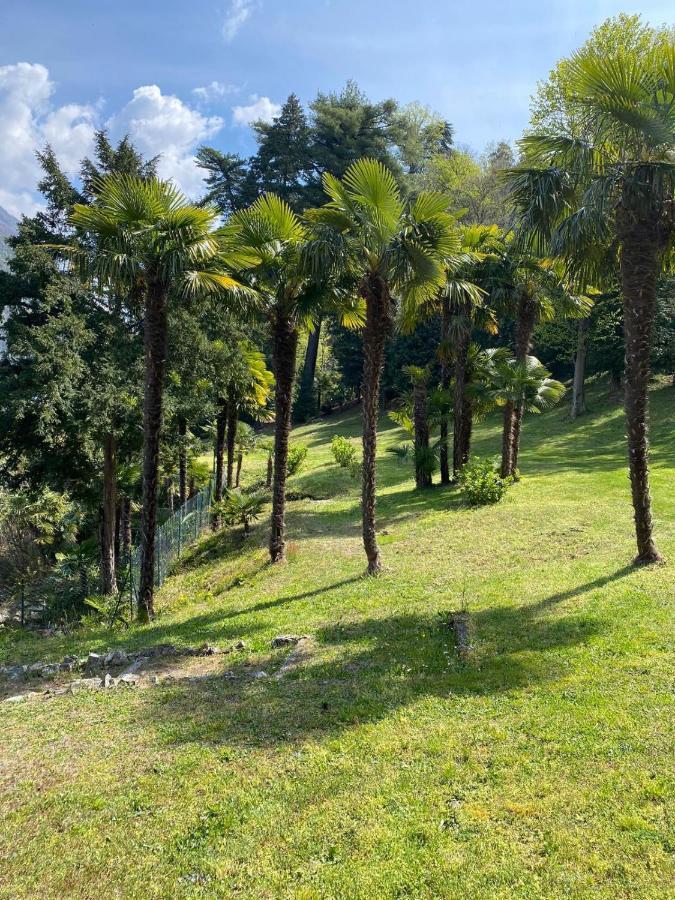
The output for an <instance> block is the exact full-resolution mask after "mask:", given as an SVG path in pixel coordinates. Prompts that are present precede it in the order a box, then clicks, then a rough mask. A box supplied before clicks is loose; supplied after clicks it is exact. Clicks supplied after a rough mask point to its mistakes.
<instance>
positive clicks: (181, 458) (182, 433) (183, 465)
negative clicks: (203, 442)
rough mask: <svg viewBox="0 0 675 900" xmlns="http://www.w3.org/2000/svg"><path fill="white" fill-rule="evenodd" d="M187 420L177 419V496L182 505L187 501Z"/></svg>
mask: <svg viewBox="0 0 675 900" xmlns="http://www.w3.org/2000/svg"><path fill="white" fill-rule="evenodd" d="M186 436H187V422H186V421H185V417H184V416H181V417H180V418H179V420H178V498H179V503H180V505H181V506H182V505H183V504H184V503H185V502H186V501H187V447H186V443H185V442H186Z"/></svg>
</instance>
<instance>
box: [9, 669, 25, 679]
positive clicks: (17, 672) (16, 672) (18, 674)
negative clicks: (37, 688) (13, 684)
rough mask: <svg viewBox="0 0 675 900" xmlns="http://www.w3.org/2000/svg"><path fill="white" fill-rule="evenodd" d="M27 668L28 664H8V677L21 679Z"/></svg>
mask: <svg viewBox="0 0 675 900" xmlns="http://www.w3.org/2000/svg"><path fill="white" fill-rule="evenodd" d="M27 670H28V666H8V668H7V678H8V679H9V680H10V681H21V679H22V678H23V677H24V676H25V674H26V671H27Z"/></svg>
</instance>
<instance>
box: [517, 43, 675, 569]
mask: <svg viewBox="0 0 675 900" xmlns="http://www.w3.org/2000/svg"><path fill="white" fill-rule="evenodd" d="M569 64H570V94H571V97H570V103H571V104H573V105H574V108H575V109H576V110H577V111H578V113H579V116H580V118H581V121H582V123H583V129H582V135H583V136H582V137H578V136H572V135H568V134H565V133H563V132H560V133H557V134H532V135H528V136H526V137H525V138H524V139H523V141H522V149H523V153H524V155H525V159H526V164H525V165H524V166H523V167H522V168H520V169H518V170H515V171H514V173H512V176H511V178H512V195H513V198H514V200H515V202H516V204H517V205H518V207H519V208H520V211H521V213H522V215H523V217H524V218H525V220H526V221H527V223H528V227H529V228H530V229H531V230H532V231H533V232H534V233H535V234H537V235H538V237H539V238H540V239H541V240H543V241H550V246H551V249H552V251H553V252H554V253H556V254H559V255H561V256H562V257H563V258H565V259H566V260H567V263H568V267H569V269H570V271H571V272H572V274H577V273H576V271H575V270H576V259H578V258H579V257H581V258H583V253H580V252H579V251H580V250H583V248H585V247H586V246H588V244H589V243H591V242H595V243H603V242H605V243H607V242H609V243H615V244H616V246H617V248H618V251H619V266H620V278H621V285H622V294H623V312H624V336H625V342H626V383H625V393H624V397H625V399H624V404H625V414H626V424H627V433H628V464H629V471H630V481H631V490H632V500H633V510H634V517H635V531H636V538H637V550H638V552H637V557H636V559H635V562H636V563H651V562H657V561H659V560H660V559H661V556H660V554H659V552H658V550H657V548H656V544H655V543H654V539H653V534H652V532H653V525H652V512H651V498H650V493H649V441H648V395H647V390H648V382H649V351H650V338H651V331H652V324H653V320H654V309H655V301H656V281H657V277H658V275H659V272H660V271H661V270H662V267H663V264H664V258H665V256H666V254H667V252H668V250H669V248H670V247H672V244H673V236H674V235H675V216H674V214H673V194H674V192H675V158H674V156H673V147H674V146H675V117H674V116H673V109H674V108H675V42H674V41H673V39H672V32H667V31H664V32H661V33H660V34H659V33H654V34H653V40H652V46H651V48H650V49H644V48H642V50H641V51H640V52H637V51H633V50H628V49H617V50H614V51H613V52H611V53H609V54H607V53H603V54H601V53H600V52H599V51H598V50H597V49H595V48H592V47H591V48H586V49H584V50H582V51H579V52H578V53H576V54H575V55H574V56H573V57H572V58H571V59H570V61H569Z"/></svg>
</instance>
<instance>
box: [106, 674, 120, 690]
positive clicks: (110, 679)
mask: <svg viewBox="0 0 675 900" xmlns="http://www.w3.org/2000/svg"><path fill="white" fill-rule="evenodd" d="M116 684H117V680H116V679H115V678H113V677H112V675H111V674H110V672H106V673H105V675H104V676H103V687H104V688H114V687H115V686H116Z"/></svg>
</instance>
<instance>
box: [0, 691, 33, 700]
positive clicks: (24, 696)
mask: <svg viewBox="0 0 675 900" xmlns="http://www.w3.org/2000/svg"><path fill="white" fill-rule="evenodd" d="M37 696H38V694H37V693H36V692H35V691H26V693H25V694H14V696H13V697H5V699H4V701H3V703H23V701H24V700H30V698H31V697H37Z"/></svg>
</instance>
